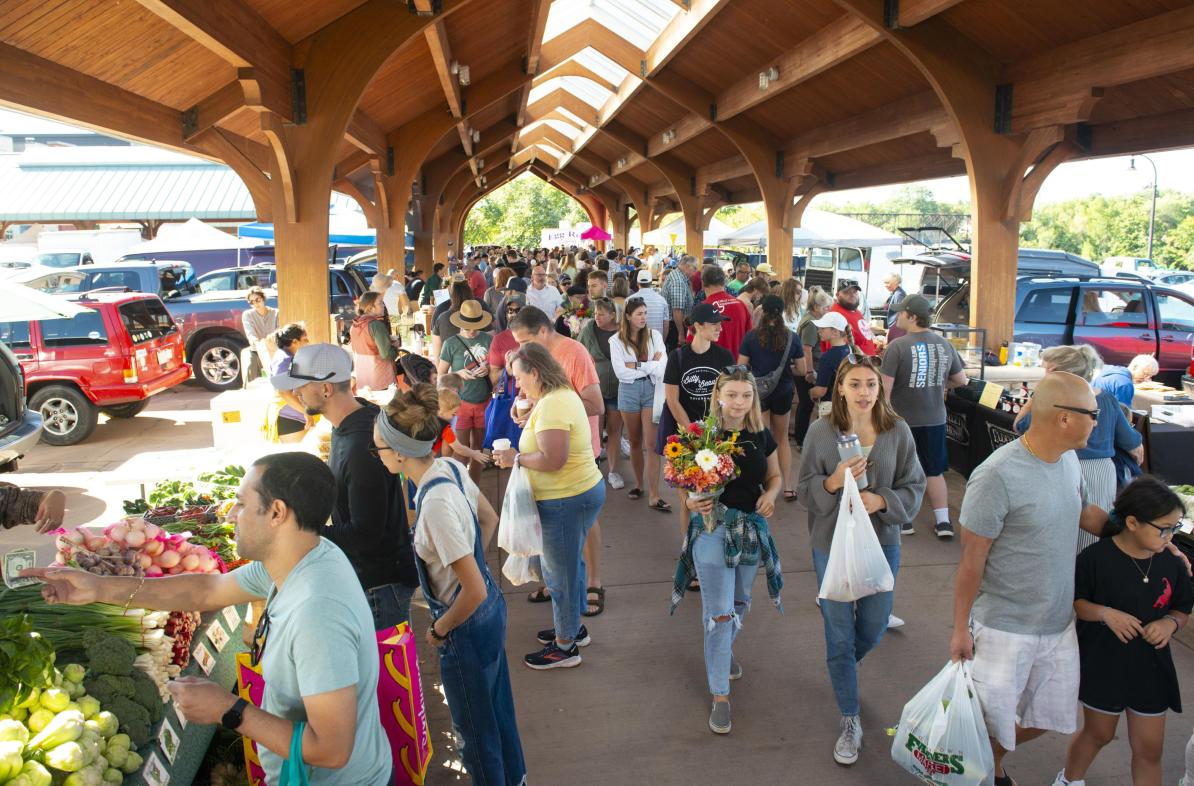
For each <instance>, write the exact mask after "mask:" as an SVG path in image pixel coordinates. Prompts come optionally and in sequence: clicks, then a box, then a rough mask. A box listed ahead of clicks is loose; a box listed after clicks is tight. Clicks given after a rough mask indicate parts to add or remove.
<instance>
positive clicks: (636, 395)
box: [618, 377, 655, 412]
mask: <svg viewBox="0 0 1194 786" xmlns="http://www.w3.org/2000/svg"><path fill="white" fill-rule="evenodd" d="M654 406H655V385H654V384H652V382H651V379H650V378H649V377H641V378H639V379H636V380H634V381H633V382H623V383H622V384H620V385H618V411H619V412H639V411H641V410H644V409H651V408H652V407H654Z"/></svg>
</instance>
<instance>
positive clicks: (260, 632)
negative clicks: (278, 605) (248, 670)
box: [249, 605, 269, 668]
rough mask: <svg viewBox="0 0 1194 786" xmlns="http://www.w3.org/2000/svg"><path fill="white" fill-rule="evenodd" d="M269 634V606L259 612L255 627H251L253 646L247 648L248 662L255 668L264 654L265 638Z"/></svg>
mask: <svg viewBox="0 0 1194 786" xmlns="http://www.w3.org/2000/svg"><path fill="white" fill-rule="evenodd" d="M267 636H269V606H268V605H267V606H266V608H265V611H263V612H262V613H261V619H259V620H257V627H256V628H254V629H253V646H252V647H251V648H250V649H249V664H250V665H251V666H253V667H254V668H256V666H257V664H258V663H260V662H261V656H262V655H264V654H265V639H266V637H267Z"/></svg>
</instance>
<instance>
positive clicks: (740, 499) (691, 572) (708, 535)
mask: <svg viewBox="0 0 1194 786" xmlns="http://www.w3.org/2000/svg"><path fill="white" fill-rule="evenodd" d="M775 448H776V445H775V440H774V439H773V438H772V437H771V432H769V431H768V430H767V427H766V426H765V425H764V423H763V415H762V412H761V410H760V409H759V397H758V391H757V389H756V387H755V380H754V377H753V376H752V375H751V373H750V371H749V370H748V369H747V368H746V367H745V366H731V367H730V368H729V369H727V370H726V371H725V373H723V374H722V375H721V376H720V377H718V379H717V382H716V383H715V385H714V388H713V399H712V403H711V408H710V414H709V417H708V418H706V419H705V420H703V421H694V422H692V423H690V424H689V425H688V427H687V428H686V429H684V430H683V431H682V432H681V433H679V434H674V435H672V436H670V437H668V441H667V443H666V445H665V446H664V455H665V457H666V460H667V465H666V468H665V472H664V475H665V477H666V478H667V480H668V482H669V483H671V484H672V485H673V486H676V487H677V488H680V489H682V490H684V491H686V492H687V493H688V509H689V510H691V511H693V514H692V517H691V518H690V520H689V527H688V533H687V535H686V536H685V538H684V548H683V552H682V553H681V555H680V562H679V564H678V565H677V567H676V577H675V583H674V585H673V587H672V605H671V609H672V611H673V612H674V611H675V609H676V606H677V605H678V604H679V603H680V601H681V600H683V598H684V593H685V591H686V590H687V587H688V584H689V581H690V580H691V579H692V578H693V577H694V576H695V577H696V578H699V580H700V583H701V623H702V629H703V630H704V639H705V677H706V679H707V681H708V685H709V692H710V693H711V694H712V695H713V708H712V711H711V712H710V714H709V729H710V730H711V731H713V732H714V733H716V734H728V733H729V732H730V680H736V679H740V678H741V677H742V666H741V665H740V664H739V663H738V661H737V660H736V659H735V658H734V654H733V646H734V640H735V639H736V638H737V636H738V631H739V629H741V627H742V618H743V617H744V616H745V615H746V613H747V611H749V610H750V599H751V585H752V584H753V583H754V579H755V574H757V573H758V571H759V565H760V564H762V565H763V567H764V568H765V570H766V573H767V593H768V595H769V596H770V597H771V600H772V602H773V603H774V604H775V606H776V608H778V609H780V610H781V611H782V606H780V601H779V591H780V589H781V588H782V587H783V575H782V573H781V568H780V563H779V554H778V553H777V552H776V550H775V542H774V541H773V540H772V539H771V533H770V531H769V530H768V528H767V519H768V518H769V517H770V516H771V515H772V514H773V513H775V499H776V497H777V496H778V495H779V491H780V474H779V458H778V456H776V452H775ZM719 492H720V498H718V496H717V495H718V493H719Z"/></svg>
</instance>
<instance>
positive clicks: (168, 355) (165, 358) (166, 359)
mask: <svg viewBox="0 0 1194 786" xmlns="http://www.w3.org/2000/svg"><path fill="white" fill-rule="evenodd" d="M172 360H174V350H173V349H161V350H158V365H160V366H165V365H167V364H169V363H170V361H172Z"/></svg>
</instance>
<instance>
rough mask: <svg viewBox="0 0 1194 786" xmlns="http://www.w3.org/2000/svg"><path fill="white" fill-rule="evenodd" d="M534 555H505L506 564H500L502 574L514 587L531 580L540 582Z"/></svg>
mask: <svg viewBox="0 0 1194 786" xmlns="http://www.w3.org/2000/svg"><path fill="white" fill-rule="evenodd" d="M536 565H537V563H536V561H535V558H534V557H524V556H523V555H521V554H511V555H510V556H508V557H506V564H504V565H502V575H503V576H505V577H506V578H507V579H508V580H509V581H510V583H511V584H513V585H514V586H516V587H519V586H522V585H523V584H529V583H531V582H532V581H535V582H542V581H543V579H542V578H541V577H540V576H539V571H538V570H536V569H535V566H536Z"/></svg>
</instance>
